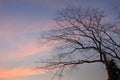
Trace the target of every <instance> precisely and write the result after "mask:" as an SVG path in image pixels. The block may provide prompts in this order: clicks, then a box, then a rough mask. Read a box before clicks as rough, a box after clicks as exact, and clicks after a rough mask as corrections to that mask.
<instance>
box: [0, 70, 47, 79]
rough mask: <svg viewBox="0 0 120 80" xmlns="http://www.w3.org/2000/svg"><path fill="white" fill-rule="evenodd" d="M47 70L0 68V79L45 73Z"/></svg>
mask: <svg viewBox="0 0 120 80" xmlns="http://www.w3.org/2000/svg"><path fill="white" fill-rule="evenodd" d="M47 72H48V71H47V70H33V69H29V68H28V69H24V68H15V69H11V70H6V69H0V79H1V80H14V78H20V77H25V76H31V75H38V74H39V75H40V74H45V73H47Z"/></svg>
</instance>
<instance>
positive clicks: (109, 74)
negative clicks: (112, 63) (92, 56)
mask: <svg viewBox="0 0 120 80" xmlns="http://www.w3.org/2000/svg"><path fill="white" fill-rule="evenodd" d="M102 54H103V58H104V64H105V67H106V71H107V75H108V80H112V75H111V72H110V68H109V61H108V60H107V57H106V54H105V53H102Z"/></svg>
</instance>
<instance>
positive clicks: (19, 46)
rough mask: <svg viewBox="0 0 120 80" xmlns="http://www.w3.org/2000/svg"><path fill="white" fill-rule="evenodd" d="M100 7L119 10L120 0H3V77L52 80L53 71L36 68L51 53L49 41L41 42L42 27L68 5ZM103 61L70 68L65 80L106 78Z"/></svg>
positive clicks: (0, 33) (0, 39)
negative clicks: (73, 69) (46, 42)
mask: <svg viewBox="0 0 120 80" xmlns="http://www.w3.org/2000/svg"><path fill="white" fill-rule="evenodd" d="M68 4H74V5H81V6H83V7H98V8H101V9H103V10H105V11H106V13H109V14H111V18H112V16H113V15H114V14H115V12H114V7H116V5H118V6H120V0H0V80H50V79H51V77H52V76H53V73H51V72H47V71H45V70H33V69H34V68H35V67H36V66H37V64H36V63H35V61H38V60H39V59H41V58H44V57H46V56H48V55H49V54H50V51H51V49H50V47H49V46H47V45H43V46H40V47H39V46H38V44H37V39H38V38H39V36H40V33H41V32H42V31H47V30H49V29H51V28H53V26H55V21H54V20H53V19H54V18H55V17H56V13H57V11H58V10H60V9H62V8H63V7H64V6H65V5H68ZM106 78H107V77H106V72H105V68H104V66H103V65H101V64H91V65H88V64H85V65H81V67H80V68H79V69H78V70H76V71H74V72H70V71H67V72H66V74H65V77H64V78H63V80H68V79H69V80H106Z"/></svg>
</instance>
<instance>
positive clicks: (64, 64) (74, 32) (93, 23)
mask: <svg viewBox="0 0 120 80" xmlns="http://www.w3.org/2000/svg"><path fill="white" fill-rule="evenodd" d="M55 20H56V22H57V24H58V27H57V28H55V29H54V30H53V29H52V30H50V31H48V32H45V33H43V35H42V39H43V40H45V41H47V42H52V43H55V44H56V47H55V49H56V51H58V52H56V57H55V58H54V59H52V61H45V62H44V63H47V64H45V66H43V67H39V68H48V69H57V70H58V72H57V74H60V75H59V76H62V75H61V74H62V72H63V71H64V70H65V69H68V68H70V67H73V68H74V67H76V66H77V65H79V64H84V63H103V64H104V65H105V66H106V71H107V74H108V80H113V79H112V76H113V75H111V73H110V72H111V71H110V69H109V62H110V60H113V59H114V60H115V61H118V62H120V34H117V33H115V32H114V30H115V29H116V28H117V29H120V27H118V26H117V25H115V24H113V23H111V22H110V21H108V18H107V16H106V15H105V14H104V11H103V10H100V9H98V8H81V7H78V6H72V7H71V6H70V7H67V8H64V9H63V10H62V11H60V12H59V13H58V16H57V18H56V19H55ZM111 21H112V20H111Z"/></svg>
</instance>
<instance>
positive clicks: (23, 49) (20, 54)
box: [0, 42, 50, 61]
mask: <svg viewBox="0 0 120 80" xmlns="http://www.w3.org/2000/svg"><path fill="white" fill-rule="evenodd" d="M48 51H50V47H49V46H47V45H43V46H41V47H38V46H36V44H34V43H32V42H31V43H29V44H28V45H20V44H16V48H15V51H11V52H10V51H7V52H6V53H5V54H2V55H1V56H0V61H9V60H21V59H24V58H28V57H30V56H33V55H37V54H43V53H45V52H48Z"/></svg>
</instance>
